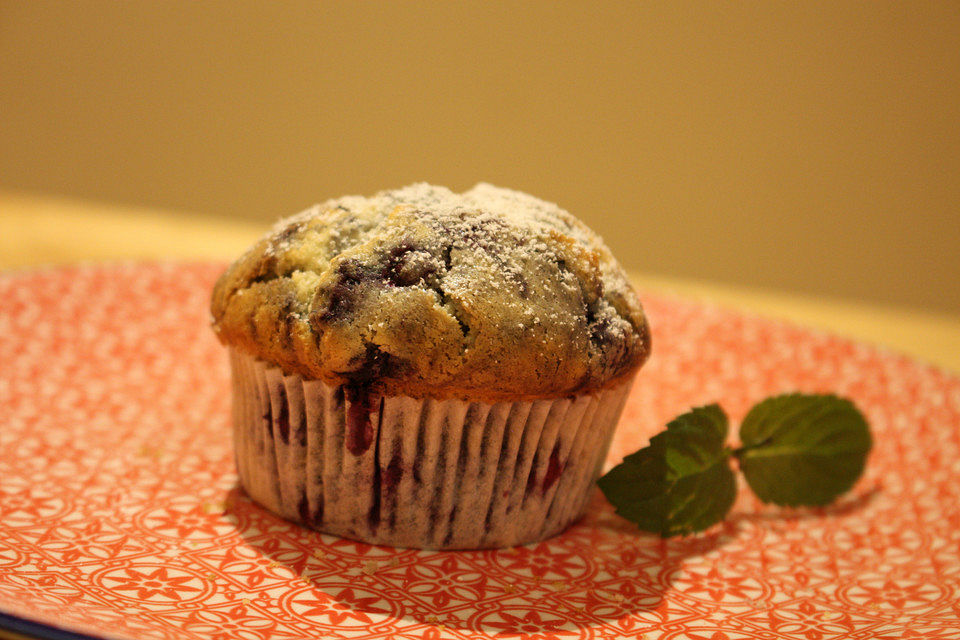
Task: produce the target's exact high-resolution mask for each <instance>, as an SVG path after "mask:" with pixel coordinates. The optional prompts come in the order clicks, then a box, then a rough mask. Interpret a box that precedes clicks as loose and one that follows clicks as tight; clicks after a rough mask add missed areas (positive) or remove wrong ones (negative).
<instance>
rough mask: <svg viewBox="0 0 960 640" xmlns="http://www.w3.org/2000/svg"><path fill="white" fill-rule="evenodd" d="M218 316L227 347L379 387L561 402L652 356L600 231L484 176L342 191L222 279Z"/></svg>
mask: <svg viewBox="0 0 960 640" xmlns="http://www.w3.org/2000/svg"><path fill="white" fill-rule="evenodd" d="M211 311H212V314H213V327H214V330H215V331H216V333H217V335H218V337H219V338H220V340H221V341H222V342H223V343H224V344H227V345H231V346H235V347H237V348H239V349H241V350H243V351H245V352H247V353H250V354H252V355H255V356H257V357H259V358H261V359H263V360H265V361H268V362H271V363H274V364H277V365H279V366H280V367H281V368H282V369H283V370H284V372H286V373H297V374H300V375H301V376H304V377H305V378H309V379H318V380H323V381H324V382H327V383H328V384H363V385H364V386H365V387H367V388H369V389H371V390H374V391H376V392H379V393H383V394H386V395H407V396H412V397H435V398H449V397H460V398H465V399H482V400H490V401H494V400H518V399H532V398H545V397H557V396H563V395H568V394H572V393H579V392H587V391H591V390H595V389H598V388H600V387H603V386H606V385H607V384H608V383H611V382H612V381H614V380H617V379H619V378H621V377H622V376H624V375H627V374H629V373H631V372H633V371H634V370H636V368H637V367H639V366H640V365H641V364H642V363H643V362H644V361H645V360H646V358H647V356H648V355H649V351H650V332H649V328H648V326H647V321H646V318H645V316H644V314H643V310H642V309H641V307H640V304H639V302H638V301H637V298H636V295H635V294H634V292H633V289H632V288H631V286H630V284H629V283H628V281H627V278H626V275H625V274H624V272H623V270H622V268H621V267H620V265H619V264H617V262H616V261H615V260H614V258H613V256H612V255H611V254H610V251H609V250H608V249H607V247H606V246H605V245H604V244H603V242H602V240H601V239H600V238H599V236H597V235H596V234H595V233H593V232H592V231H591V230H590V229H588V228H587V227H586V225H584V224H583V223H582V222H580V221H579V220H577V219H576V218H574V217H573V216H572V215H570V214H569V213H567V212H566V211H564V210H562V209H560V208H559V207H557V206H556V205H553V204H549V203H546V202H543V201H541V200H538V199H536V198H533V197H532V196H529V195H527V194H524V193H520V192H517V191H511V190H508V189H501V188H498V187H494V186H491V185H487V184H479V185H477V186H476V187H474V188H473V189H471V190H470V191H467V192H465V193H462V194H455V193H452V192H451V191H449V190H448V189H446V188H444V187H436V186H431V185H427V184H416V185H411V186H409V187H405V188H403V189H398V190H394V191H385V192H381V193H379V194H377V195H375V196H373V197H370V198H363V197H359V196H347V197H343V198H338V199H335V200H330V201H328V202H326V203H324V204H321V205H317V206H314V207H313V208H311V209H308V210H307V211H304V212H302V213H300V214H297V215H295V216H293V217H290V218H287V219H285V220H282V221H280V222H279V223H278V224H277V225H276V226H275V227H274V229H273V230H272V232H271V233H269V234H268V235H266V236H265V237H264V238H263V239H261V240H260V241H259V242H257V244H255V245H254V246H253V247H251V248H250V250H248V251H247V253H245V254H244V255H243V256H242V257H241V258H240V259H239V260H237V261H236V262H235V263H233V264H232V265H231V266H230V267H229V268H228V269H227V271H226V272H225V273H224V274H223V275H222V276H221V277H220V279H219V280H218V281H217V284H216V286H215V288H214V292H213V298H212V302H211Z"/></svg>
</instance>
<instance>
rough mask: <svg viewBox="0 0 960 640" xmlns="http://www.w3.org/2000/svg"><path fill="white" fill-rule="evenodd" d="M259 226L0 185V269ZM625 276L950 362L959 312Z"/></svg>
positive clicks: (239, 233) (222, 237)
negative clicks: (64, 196)
mask: <svg viewBox="0 0 960 640" xmlns="http://www.w3.org/2000/svg"><path fill="white" fill-rule="evenodd" d="M267 227H268V225H267V224H264V223H255V222H250V221H242V220H232V219H218V218H214V217H211V216H205V215H195V214H194V215H191V214H187V213H182V212H169V211H160V210H156V209H144V208H137V207H131V206H120V205H107V204H103V203H92V202H85V201H79V200H73V199H68V198H62V197H53V196H46V195H37V194H27V193H20V192H14V191H9V190H2V189H0V270H11V269H24V268H35V267H37V266H41V265H54V264H66V263H75V262H80V261H104V260H106V261H118V260H136V259H181V260H198V259H206V260H211V259H212V260H224V261H229V260H231V259H233V258H235V257H236V256H238V255H239V254H240V253H241V252H242V251H243V250H244V249H245V248H246V247H247V246H249V245H250V244H251V243H252V242H253V241H254V240H255V239H256V238H257V237H259V236H260V235H261V234H262V233H263V232H264V231H265V230H266V229H267ZM632 276H633V280H634V282H635V283H636V284H637V286H638V287H639V288H641V289H648V290H653V291H657V292H658V293H675V294H677V295H682V296H685V297H691V298H696V299H700V300H705V301H710V302H714V303H716V304H720V305H723V306H727V307H733V308H737V309H740V310H743V311H748V312H753V313H758V314H761V315H765V316H768V317H774V318H781V319H785V320H789V321H792V322H796V323H800V324H804V325H807V326H811V327H815V328H818V329H823V330H827V331H831V332H834V333H837V334H841V335H845V336H848V337H852V338H856V339H858V340H863V341H866V342H870V343H874V344H881V345H884V346H887V347H889V348H892V349H895V350H898V351H901V352H904V353H907V354H910V355H912V356H915V357H917V358H918V359H921V360H925V361H927V362H930V363H933V364H937V365H940V366H942V367H945V368H947V369H950V370H953V371H960V314H946V313H935V312H931V311H926V310H920V309H910V308H898V307H888V306H880V305H876V304H869V303H864V302H858V301H852V300H842V299H830V298H823V297H814V296H809V295H799V294H796V293H787V292H782V291H776V290H769V289H759V288H751V287H743V286H734V285H727V284H720V283H714V282H703V281H697V280H692V279H687V278H677V277H666V276H655V275H650V274H642V273H634V274H632Z"/></svg>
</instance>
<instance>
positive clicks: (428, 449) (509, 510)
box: [230, 349, 633, 549]
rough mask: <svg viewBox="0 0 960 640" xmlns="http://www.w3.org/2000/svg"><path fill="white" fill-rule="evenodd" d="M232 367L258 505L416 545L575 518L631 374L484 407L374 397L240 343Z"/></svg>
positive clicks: (554, 525)
mask: <svg viewBox="0 0 960 640" xmlns="http://www.w3.org/2000/svg"><path fill="white" fill-rule="evenodd" d="M230 364H231V369H232V374H233V375H232V378H233V425H234V427H233V436H234V446H235V452H236V462H237V470H238V473H239V476H240V482H241V483H242V485H243V487H244V489H245V490H246V491H247V493H248V494H249V495H250V497H251V498H253V500H255V501H256V502H258V503H260V504H261V505H263V506H264V507H266V508H268V509H270V510H271V511H273V512H274V513H277V514H279V515H281V516H283V517H285V518H287V519H290V520H293V521H296V522H299V523H301V524H304V525H306V526H309V527H312V528H314V529H318V530H320V531H323V532H326V533H332V534H336V535H340V536H344V537H348V538H353V539H357V540H363V541H365V542H370V543H373V544H385V545H391V546H398V547H415V548H425V549H476V548H486V547H507V546H513V545H519V544H526V543H529V542H535V541H537V540H542V539H543V538H547V537H549V536H552V535H554V534H556V533H559V532H560V531H562V530H563V529H565V528H566V527H567V526H568V525H570V524H571V523H572V522H574V521H575V520H577V519H578V518H579V517H580V516H581V514H582V513H583V510H584V508H585V507H586V504H587V501H588V499H589V496H590V490H591V488H592V487H593V483H594V481H595V480H596V478H597V476H598V475H599V473H600V470H601V467H602V465H603V461H604V459H605V458H606V454H607V451H608V449H609V447H610V440H611V438H612V436H613V432H614V429H615V428H616V425H617V420H618V419H619V417H620V413H621V411H622V409H623V405H624V403H625V402H626V399H627V394H628V393H629V391H630V387H631V383H632V380H633V377H632V376H630V377H629V378H628V379H626V380H624V381H623V382H621V383H620V384H618V385H616V386H614V387H611V388H608V389H603V390H600V391H596V392H594V393H590V394H580V395H573V396H569V397H566V398H556V399H546V400H533V401H519V402H494V403H488V402H467V401H462V400H436V399H431V398H425V399H418V398H409V397H404V396H378V395H370V394H366V393H364V392H362V391H359V390H356V389H354V388H352V387H349V386H330V385H327V384H325V383H322V382H319V381H316V380H305V379H303V378H301V377H300V376H297V375H283V373H282V371H281V370H280V369H279V368H277V367H275V366H271V365H269V364H267V363H265V362H262V361H259V360H257V359H255V358H253V357H251V356H249V355H247V354H244V353H241V352H239V351H237V350H236V349H231V350H230Z"/></svg>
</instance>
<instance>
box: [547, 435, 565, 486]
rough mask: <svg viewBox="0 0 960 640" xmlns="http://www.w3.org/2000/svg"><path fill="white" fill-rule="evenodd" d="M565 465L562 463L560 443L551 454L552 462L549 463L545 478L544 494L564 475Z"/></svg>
mask: <svg viewBox="0 0 960 640" xmlns="http://www.w3.org/2000/svg"><path fill="white" fill-rule="evenodd" d="M563 467H564V465H563V463H562V462H560V443H559V442H558V443H557V444H556V445H554V447H553V451H551V452H550V460H549V462H547V473H546V474H545V475H544V476H543V492H544V493H546V492H547V491H548V490H549V489H550V487H552V486H553V485H554V483H556V481H557V480H558V479H559V478H560V474H561V473H563Z"/></svg>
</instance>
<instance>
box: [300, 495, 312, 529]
mask: <svg viewBox="0 0 960 640" xmlns="http://www.w3.org/2000/svg"><path fill="white" fill-rule="evenodd" d="M297 513H299V514H300V522H302V523H304V524H309V523H310V521H311V518H310V503H309V502H308V501H307V496H300V502H298V503H297Z"/></svg>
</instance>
